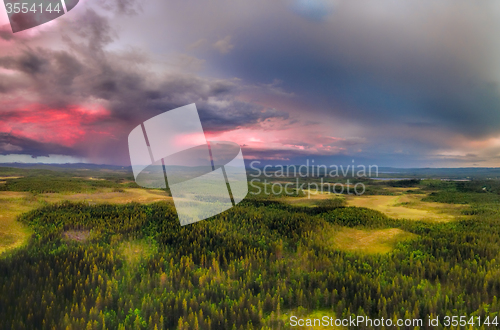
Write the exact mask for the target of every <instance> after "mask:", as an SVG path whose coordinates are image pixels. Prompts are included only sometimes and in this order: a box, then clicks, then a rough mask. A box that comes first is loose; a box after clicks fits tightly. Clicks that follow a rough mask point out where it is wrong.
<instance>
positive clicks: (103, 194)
mask: <svg viewBox="0 0 500 330" xmlns="http://www.w3.org/2000/svg"><path fill="white" fill-rule="evenodd" d="M38 196H39V197H40V198H42V199H43V200H45V201H47V202H49V203H57V202H61V201H64V200H68V201H71V202H82V201H85V202H89V203H110V204H126V203H131V202H137V203H141V204H150V203H155V202H160V201H167V202H168V201H172V197H170V196H168V195H167V193H166V192H165V191H162V190H150V189H131V188H123V189H120V190H119V191H116V190H115V189H113V188H103V189H99V190H98V191H96V192H89V193H47V194H40V195H38Z"/></svg>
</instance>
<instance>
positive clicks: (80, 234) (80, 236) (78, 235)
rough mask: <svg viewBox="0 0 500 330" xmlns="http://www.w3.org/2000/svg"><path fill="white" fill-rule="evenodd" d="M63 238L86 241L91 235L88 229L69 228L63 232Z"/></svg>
mask: <svg viewBox="0 0 500 330" xmlns="http://www.w3.org/2000/svg"><path fill="white" fill-rule="evenodd" d="M62 236H63V238H65V239H67V240H70V241H76V242H85V241H86V240H87V239H88V238H89V237H90V231H88V230H68V231H65V232H64V233H63V234H62Z"/></svg>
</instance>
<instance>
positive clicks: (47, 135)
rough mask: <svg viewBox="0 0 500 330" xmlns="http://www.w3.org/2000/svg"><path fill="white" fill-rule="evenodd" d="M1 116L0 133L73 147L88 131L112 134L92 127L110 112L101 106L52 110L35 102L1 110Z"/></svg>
mask: <svg viewBox="0 0 500 330" xmlns="http://www.w3.org/2000/svg"><path fill="white" fill-rule="evenodd" d="M0 116H1V117H4V118H2V120H1V121H0V132H2V133H10V134H12V135H15V136H21V137H25V138H28V139H32V140H35V141H39V142H44V143H47V142H50V143H56V144H60V145H64V146H72V145H74V144H75V143H77V142H80V141H82V140H84V138H85V137H86V136H87V135H88V134H89V133H91V134H100V135H109V133H107V132H99V131H95V130H94V129H92V128H91V127H90V124H92V123H96V122H97V121H99V120H102V119H104V118H107V117H109V111H108V110H106V109H104V108H103V107H100V106H99V107H93V108H85V107H82V106H71V107H68V108H65V109H50V108H46V107H44V106H42V105H37V104H34V105H31V106H29V107H26V108H24V109H19V110H16V111H14V112H9V113H4V114H1V113H0ZM85 126H89V127H85Z"/></svg>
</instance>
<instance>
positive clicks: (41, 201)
mask: <svg viewBox="0 0 500 330" xmlns="http://www.w3.org/2000/svg"><path fill="white" fill-rule="evenodd" d="M65 200H68V201H72V202H88V203H90V204H98V203H110V204H126V203H130V202H137V203H141V204H150V203H155V202H159V201H170V202H171V201H172V198H171V197H169V196H168V195H167V193H166V192H164V191H159V190H147V189H130V188H128V189H127V188H124V189H123V192H116V191H113V189H109V188H103V189H99V190H98V191H97V192H94V193H88V194H85V193H73V194H72V193H47V194H39V195H36V196H34V195H33V194H32V193H29V192H14V191H0V254H1V253H3V252H5V251H7V250H10V249H13V248H17V247H20V246H22V245H23V244H24V243H25V242H26V239H27V238H28V237H29V235H30V233H31V232H30V230H29V228H28V227H26V226H25V225H23V224H22V223H20V222H18V221H16V217H17V216H19V215H21V214H23V213H25V212H28V211H31V210H33V209H35V208H38V207H41V206H43V205H45V204H46V203H49V204H54V203H58V202H61V201H65ZM70 236H71V237H72V236H74V235H70ZM77 240H78V239H77Z"/></svg>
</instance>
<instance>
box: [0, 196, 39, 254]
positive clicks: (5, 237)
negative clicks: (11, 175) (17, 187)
mask: <svg viewBox="0 0 500 330" xmlns="http://www.w3.org/2000/svg"><path fill="white" fill-rule="evenodd" d="M41 205H42V204H41V203H40V202H38V201H37V200H34V199H33V198H32V196H31V194H29V193H22V192H0V254H2V253H3V252H5V251H7V250H10V249H13V248H17V247H20V246H22V245H24V244H25V243H26V241H27V238H28V237H29V235H30V234H31V231H30V229H29V228H28V227H26V226H24V225H23V224H21V223H20V222H18V221H16V217H17V216H18V215H20V214H22V213H24V212H28V211H31V210H32V209H34V208H37V207H39V206H41Z"/></svg>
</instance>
